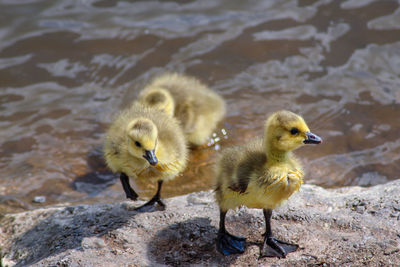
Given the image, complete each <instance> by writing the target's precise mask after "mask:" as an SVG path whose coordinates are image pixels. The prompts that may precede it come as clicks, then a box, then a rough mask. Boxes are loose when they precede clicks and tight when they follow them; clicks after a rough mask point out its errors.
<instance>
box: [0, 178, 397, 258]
mask: <svg viewBox="0 0 400 267" xmlns="http://www.w3.org/2000/svg"><path fill="white" fill-rule="evenodd" d="M399 198H400V180H397V181H394V182H390V183H387V184H384V185H378V186H375V187H372V188H360V187H349V188H342V189H336V190H325V189H322V188H320V187H317V186H313V185H304V186H303V187H302V189H301V191H300V193H298V194H296V195H295V196H293V197H292V198H291V199H290V200H289V202H288V203H286V204H285V205H284V206H283V207H282V208H280V209H278V210H276V211H275V212H274V215H273V222H272V223H273V225H272V226H273V230H274V233H275V235H276V236H277V237H278V238H280V239H283V240H287V241H291V242H295V243H298V244H299V245H300V249H299V250H298V251H297V252H294V253H291V254H289V255H288V256H287V257H286V258H285V259H277V258H261V259H260V258H259V257H258V256H259V250H260V249H259V247H260V246H261V244H262V239H263V238H262V233H263V231H264V222H263V217H262V212H261V211H260V210H250V209H247V208H241V209H240V210H238V211H235V212H232V211H230V212H229V213H228V216H227V228H228V230H229V231H230V232H231V233H234V234H239V235H244V236H246V237H247V238H248V239H247V240H248V243H247V248H246V252H245V253H244V254H242V255H234V256H226V257H224V256H222V255H220V254H219V253H218V252H217V251H216V250H215V238H216V234H217V225H218V221H219V218H218V208H217V205H216V204H215V203H214V201H213V193H212V192H211V191H208V192H200V193H193V194H190V195H187V196H181V197H175V198H171V199H167V200H166V202H167V205H168V208H167V210H166V211H164V212H153V213H145V214H139V213H136V212H135V211H133V210H132V205H133V204H134V205H138V204H140V203H132V202H123V203H116V204H98V205H80V206H74V207H51V208H46V209H39V210H33V211H29V212H24V213H18V214H9V215H6V216H4V217H3V218H2V219H1V221H0V223H1V227H0V245H1V247H2V250H3V253H4V254H5V256H4V259H3V263H6V264H9V265H10V266H12V265H14V264H15V265H16V266H24V265H28V264H33V265H34V266H165V265H167V266H189V265H190V266H193V265H200V266H203V265H207V266H227V265H234V266H265V265H271V264H272V265H275V264H277V265H280V266H296V265H297V266H306V265H321V266H324V265H325V266H328V265H338V266H339V265H340V266H343V265H344V266H349V265H369V266H377V265H393V266H400V252H399V249H400V227H399V225H400V200H399Z"/></svg>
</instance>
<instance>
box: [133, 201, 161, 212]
mask: <svg viewBox="0 0 400 267" xmlns="http://www.w3.org/2000/svg"><path fill="white" fill-rule="evenodd" d="M165 207H166V206H165V204H164V202H162V201H161V199H158V200H154V199H152V200H150V201H149V202H147V203H145V204H144V205H142V206H140V207H137V208H136V209H135V210H136V211H137V212H153V211H163V210H165Z"/></svg>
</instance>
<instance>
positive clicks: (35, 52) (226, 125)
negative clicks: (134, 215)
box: [0, 0, 400, 212]
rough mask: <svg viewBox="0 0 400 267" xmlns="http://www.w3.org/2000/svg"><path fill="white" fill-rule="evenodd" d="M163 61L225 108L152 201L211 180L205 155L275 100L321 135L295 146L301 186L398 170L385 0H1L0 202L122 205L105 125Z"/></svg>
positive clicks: (399, 83) (396, 91) (252, 127)
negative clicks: (318, 140)
mask: <svg viewBox="0 0 400 267" xmlns="http://www.w3.org/2000/svg"><path fill="white" fill-rule="evenodd" d="M166 70H169V71H178V72H185V73H187V74H190V75H193V76H196V77H198V78H199V79H201V80H202V81H203V82H205V83H206V84H208V85H209V86H210V87H211V88H212V89H213V90H215V91H217V92H218V93H220V94H221V95H222V96H223V97H224V98H225V99H226V102H227V105H228V113H227V116H226V119H225V120H224V121H223V122H221V124H220V125H219V127H218V129H217V130H216V134H215V137H214V139H215V140H217V141H218V140H219V141H218V142H217V145H216V146H211V147H208V148H204V149H198V150H193V151H192V152H191V156H190V163H189V167H188V169H187V171H186V172H184V173H183V174H182V175H181V176H179V177H177V178H176V179H175V180H174V181H171V182H168V183H166V184H165V187H164V188H163V196H164V197H171V196H174V195H180V194H186V193H189V192H193V191H200V190H205V189H210V188H211V187H212V179H213V174H212V167H213V163H214V162H215V158H216V155H217V153H218V150H220V149H223V148H224V147H227V146H231V145H235V144H242V143H245V142H247V141H248V140H250V139H252V138H254V137H257V136H261V135H262V132H263V124H264V121H265V119H266V117H267V116H268V114H270V113H271V112H273V111H276V110H278V109H283V108H285V109H290V110H292V111H294V112H297V113H300V114H302V115H303V116H304V118H305V119H306V121H307V122H308V123H309V126H310V128H311V130H312V131H313V132H315V133H317V134H318V135H320V136H322V137H323V139H324V143H323V144H322V145H319V146H312V147H311V146H310V147H304V148H301V149H299V150H298V151H297V155H298V156H299V157H300V158H301V160H302V161H303V162H304V166H305V168H306V170H307V178H306V182H307V183H314V184H318V185H322V186H325V187H337V186H344V185H361V186H370V185H375V184H379V183H385V182H387V181H389V180H394V179H397V178H398V177H399V175H398V173H399V171H400V135H399V129H400V8H399V3H398V1H381V0H375V1H374V0H358V1H357V0H349V1H333V0H332V1H329V0H320V1H305V0H304V1H294V0H286V1H283V0H276V1H232V0H199V1H160V2H156V1H134V2H131V1H111V0H104V1H95V0H85V1H83V0H81V1H75V0H71V1H67V0H63V1H54V0H45V1H35V0H24V1H23V0H19V1H13V0H2V1H0V81H1V82H0V87H1V91H0V135H1V139H0V173H1V174H0V175H1V176H0V211H2V212H16V211H20V210H25V209H31V208H35V207H39V206H42V205H49V204H54V203H74V204H77V203H90V202H96V201H101V202H112V201H121V200H124V199H125V197H124V193H123V191H122V188H121V185H120V184H119V182H118V179H117V178H118V176H117V175H114V174H112V173H111V172H110V171H109V170H107V168H106V167H105V165H104V163H103V159H102V152H101V151H102V143H103V138H104V132H105V130H106V129H107V126H108V125H109V123H110V121H111V120H112V118H113V116H114V115H115V114H116V113H117V112H118V110H120V109H121V108H123V107H126V106H127V105H128V104H129V103H130V101H132V100H133V99H134V98H135V96H136V95H137V93H138V91H139V90H140V89H141V88H142V87H143V85H144V84H145V83H146V82H147V81H148V80H149V79H150V78H151V77H153V76H154V75H157V74H159V73H162V72H163V71H166ZM224 132H226V134H223V133H224ZM136 189H137V190H138V191H139V192H140V194H141V196H142V197H144V198H145V197H149V196H151V195H152V194H153V193H154V190H155V185H145V184H138V185H136ZM35 196H45V197H46V202H45V203H44V204H37V203H33V202H32V200H33V198H34V197H35Z"/></svg>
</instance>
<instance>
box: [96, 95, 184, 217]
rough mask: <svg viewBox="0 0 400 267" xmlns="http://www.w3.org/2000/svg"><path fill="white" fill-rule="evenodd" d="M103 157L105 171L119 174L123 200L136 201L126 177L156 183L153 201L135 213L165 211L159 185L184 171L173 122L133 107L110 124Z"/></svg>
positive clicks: (178, 135) (154, 111)
mask: <svg viewBox="0 0 400 267" xmlns="http://www.w3.org/2000/svg"><path fill="white" fill-rule="evenodd" d="M104 156H105V159H106V163H107V165H108V167H109V168H110V169H111V170H112V171H113V172H119V173H120V180H121V183H122V186H123V189H124V191H125V194H126V197H127V198H130V199H132V200H136V199H137V197H138V195H137V194H136V192H135V191H134V190H133V189H132V188H131V186H130V184H129V177H131V178H133V179H145V180H148V181H149V182H153V181H158V189H157V193H156V194H155V195H154V197H153V198H152V199H151V200H150V201H149V202H147V203H146V204H144V205H143V206H141V207H139V208H137V209H136V210H137V211H152V210H155V209H156V208H157V207H159V208H160V209H164V208H165V204H164V203H163V202H162V201H161V199H160V191H161V186H162V183H163V181H167V180H170V179H173V178H175V176H177V175H178V174H179V173H180V172H181V171H183V170H184V168H185V166H186V161H187V146H186V141H185V137H184V134H183V132H182V130H181V127H180V125H179V123H178V121H177V120H176V119H175V118H173V117H171V116H168V115H167V114H165V113H163V112H161V111H159V110H157V109H154V108H150V107H147V106H144V105H142V104H140V103H134V104H133V105H132V106H131V107H130V108H129V109H126V110H124V111H122V112H121V113H120V114H119V115H118V116H117V118H116V119H115V120H114V121H113V123H112V124H111V126H110V128H109V130H108V132H107V136H106V140H105V145H104ZM157 204H158V205H157Z"/></svg>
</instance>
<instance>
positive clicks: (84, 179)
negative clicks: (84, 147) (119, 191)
mask: <svg viewBox="0 0 400 267" xmlns="http://www.w3.org/2000/svg"><path fill="white" fill-rule="evenodd" d="M102 149H103V148H102V147H100V146H98V147H96V148H94V149H92V150H91V151H90V152H89V153H88V155H87V165H88V168H89V171H88V172H87V173H85V174H83V175H80V176H78V177H76V179H75V180H74V181H73V182H72V187H73V188H74V189H75V190H76V191H78V192H84V193H86V194H88V195H90V196H96V195H97V194H99V193H100V192H102V191H103V190H105V189H106V188H107V187H109V186H112V185H113V184H115V183H116V182H117V181H118V179H117V178H118V177H117V175H115V174H113V173H112V172H111V171H110V170H109V169H108V168H107V165H106V163H105V161H104V158H103V150H102Z"/></svg>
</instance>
